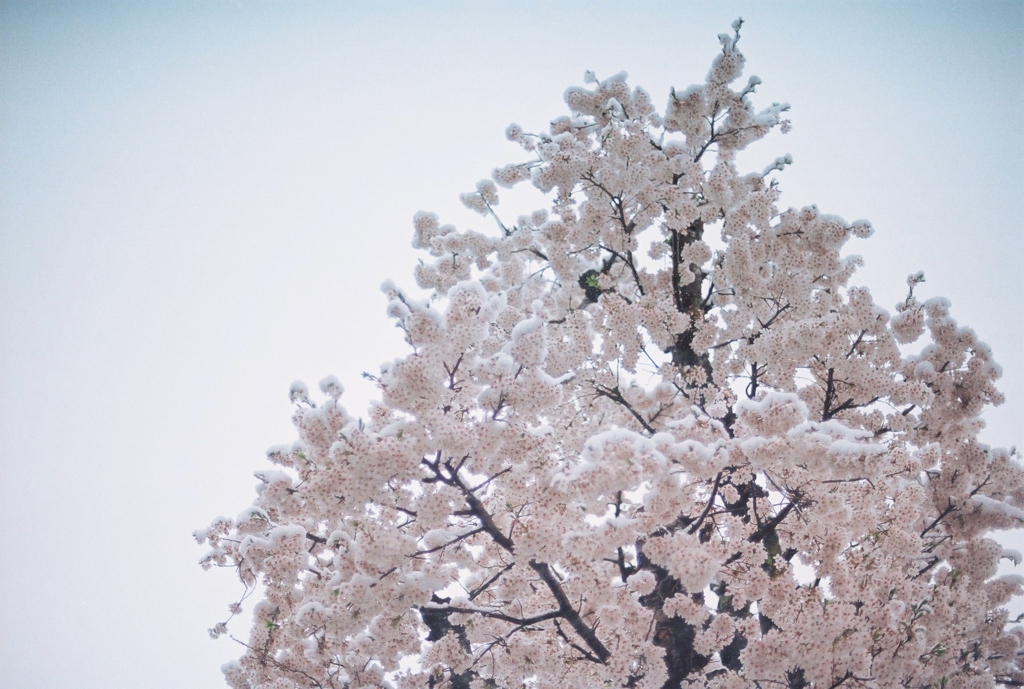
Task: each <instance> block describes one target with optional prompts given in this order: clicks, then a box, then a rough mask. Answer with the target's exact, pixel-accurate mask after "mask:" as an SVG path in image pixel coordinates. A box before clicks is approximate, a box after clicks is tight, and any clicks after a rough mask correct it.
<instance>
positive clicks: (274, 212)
mask: <svg viewBox="0 0 1024 689" xmlns="http://www.w3.org/2000/svg"><path fill="white" fill-rule="evenodd" d="M737 16H743V18H744V19H745V20H746V24H745V26H744V30H743V38H742V40H741V42H740V47H741V49H742V50H743V52H744V53H745V54H746V56H747V75H750V74H756V75H758V76H760V77H761V78H762V79H763V81H764V84H763V86H761V87H760V88H759V90H758V95H757V96H755V103H760V104H765V105H767V104H770V103H771V102H772V101H788V102H789V103H790V104H791V105H792V111H791V119H792V121H793V126H794V129H793V132H792V133H791V134H789V135H786V136H782V135H779V134H773V135H772V136H770V137H768V138H767V139H766V140H765V141H763V142H761V143H760V144H757V145H755V147H754V148H752V149H751V150H750V151H749V152H747V153H746V154H745V156H744V157H743V159H742V161H741V162H742V163H744V164H745V165H746V166H748V168H749V169H750V170H755V169H756V170H760V169H762V168H764V167H765V166H766V165H768V164H769V163H770V162H771V161H772V160H774V159H775V158H776V157H778V156H780V155H783V154H785V153H792V155H793V157H794V159H795V162H794V165H793V166H792V167H791V168H790V169H788V170H786V171H785V172H784V173H782V174H781V175H779V179H780V182H781V185H782V190H783V196H782V203H781V205H783V206H784V207H785V206H802V205H807V204H811V203H814V204H817V205H818V206H819V207H820V208H821V209H822V210H823V211H825V212H829V213H835V214H838V215H841V216H843V217H845V218H846V219H847V220H854V219H857V218H868V219H870V220H871V221H872V222H873V224H874V225H875V228H876V234H875V236H874V237H873V238H871V239H870V240H867V241H859V240H854V241H852V242H851V243H850V244H848V245H847V246H848V250H849V251H850V252H853V253H860V254H862V255H863V256H864V257H865V259H866V260H867V267H866V268H865V269H864V270H863V271H862V272H861V273H859V274H858V276H857V277H855V279H854V282H856V283H859V284H865V285H867V286H869V287H870V288H871V290H872V292H873V294H874V295H875V298H876V301H878V302H879V303H880V304H881V305H882V306H883V307H885V308H888V309H890V310H892V308H893V306H894V304H895V302H896V301H898V300H899V299H901V298H902V297H903V295H904V293H905V291H906V284H905V278H906V276H907V275H908V274H909V273H913V272H916V271H918V270H923V271H924V272H925V274H926V276H927V283H926V284H924V285H922V289H921V290H920V294H921V296H925V297H929V296H935V295H944V296H947V297H949V298H950V299H951V300H952V302H953V315H954V317H956V318H957V319H958V320H959V321H960V322H961V323H962V324H968V325H971V326H972V327H974V328H975V330H977V331H978V332H979V334H980V335H981V337H982V338H983V339H984V340H986V341H987V342H988V343H989V344H990V345H992V347H993V349H994V351H995V353H996V358H997V360H998V361H999V362H1001V363H1002V365H1003V367H1004V370H1005V375H1004V378H1003V381H1002V389H1003V390H1004V391H1005V393H1006V396H1007V402H1006V404H1005V405H1003V406H1002V407H1000V408H998V409H994V410H992V411H991V412H990V413H989V414H988V415H987V419H988V420H989V428H988V429H986V431H985V434H984V438H985V440H986V441H987V442H991V443H992V444H995V445H1014V444H1018V443H1021V442H1022V441H1024V433H1022V432H1021V424H1020V423H1019V420H1020V418H1021V414H1022V410H1024V325H1022V321H1024V306H1022V304H1024V270H1022V268H1021V263H1020V261H1021V256H1022V255H1024V220H1022V217H1024V215H1022V212H1021V209H1020V202H1021V198H1022V193H1021V187H1022V182H1024V179H1022V173H1021V169H1022V168H1021V161H1022V160H1024V118H1022V113H1024V86H1022V84H1024V53H1022V46H1024V40H1022V36H1024V2H1020V1H1017V2H1007V3H995V2H982V1H979V0H974V1H972V2H961V3H949V2H942V1H936V0H932V1H929V2H919V3H911V2H874V3H872V2H857V3H853V2H843V3H840V2H783V1H781V0H776V1H769V0H764V1H762V2H756V3H753V2H700V3H697V2H682V1H679V0H677V1H675V2H660V3H659V2H641V1H630V2H626V1H625V0H623V1H621V2H586V3H584V2H543V3H542V2H523V1H519V2H505V3H500V2H469V1H466V2H416V3H413V2H408V3H399V2H381V3H355V2H332V3H327V2H303V3H298V2H283V1H281V2H261V3H248V2H237V3H229V2H205V3H198V2H196V3H187V2H180V1H176V2H165V3H157V2H151V3H146V2H135V3H109V2H93V3H48V4H46V5H42V4H37V3H32V2H0V518H2V529H0V689H94V688H95V689H100V688H102V689H121V688H124V689H128V688H133V689H134V688H137V687H145V688H147V689H164V688H172V687H173V688H178V687H187V688H189V689H192V688H195V689H214V688H216V687H221V686H223V681H222V678H221V674H220V672H219V666H220V664H221V663H223V662H225V661H227V660H229V659H231V658H234V657H237V656H238V655H239V654H240V651H241V649H240V648H239V647H238V646H237V645H235V644H234V643H233V642H232V641H230V640H229V639H226V638H222V639H220V640H218V641H212V640H211V639H209V637H208V636H207V634H206V629H207V628H208V627H210V626H212V625H213V624H215V623H216V622H218V621H220V620H222V619H223V618H224V617H226V606H227V604H228V603H229V602H231V601H232V600H234V598H235V597H236V596H237V594H238V593H239V591H240V589H239V587H238V585H237V583H236V581H235V580H234V578H233V575H232V574H231V572H229V571H214V572H203V571H202V570H201V569H200V568H199V567H198V565H197V564H196V563H197V561H198V559H199V557H200V556H201V555H202V554H203V550H202V549H201V548H200V547H199V546H197V545H196V544H195V542H194V541H193V540H192V539H191V535H190V534H191V532H192V530H194V529H196V528H199V527H202V526H205V525H206V524H207V523H208V522H209V521H210V519H212V518H213V517H215V516H217V515H219V514H227V515H229V516H233V515H235V514H237V513H238V512H240V511H241V510H242V509H243V508H244V507H245V506H246V505H247V504H248V503H249V502H250V501H251V500H252V498H253V496H254V493H253V486H254V484H255V483H256V481H255V479H254V478H253V477H252V472H253V471H254V470H257V469H260V468H265V467H266V466H267V465H266V460H265V455H264V453H265V450H266V448H267V447H268V446H270V445H275V444H280V443H288V442H291V440H292V439H293V438H294V432H293V429H292V428H291V425H290V422H289V417H290V405H289V403H288V399H287V393H288V387H289V385H290V383H291V382H292V381H293V380H295V379H303V380H305V381H306V382H307V383H308V384H309V385H310V387H311V388H313V387H315V385H316V383H317V381H319V380H320V379H321V378H322V377H323V376H324V375H326V374H329V373H333V374H336V375H337V376H338V377H339V378H340V379H341V380H342V382H343V383H344V384H345V385H346V386H347V388H348V392H347V393H346V394H345V396H344V397H343V402H345V403H346V405H347V406H348V408H349V410H350V411H352V412H353V413H357V414H359V413H363V412H364V410H365V407H366V404H367V402H368V400H369V399H370V398H371V397H372V396H373V390H372V389H371V388H370V387H369V386H368V385H367V384H366V382H365V381H363V380H362V379H360V377H359V374H360V373H361V372H362V371H372V372H375V371H376V370H377V367H378V365H379V363H380V362H381V361H384V360H386V359H390V358H393V357H396V356H399V355H401V354H403V353H404V345H402V342H401V337H400V333H399V332H398V331H397V330H395V329H394V328H393V327H392V326H391V323H390V322H389V321H388V319H387V318H386V317H385V315H384V304H385V300H384V297H383V295H382V294H381V293H380V292H379V289H378V288H379V285H380V283H381V282H382V281H383V280H384V279H386V278H389V277H390V278H393V279H394V280H395V281H396V282H397V283H398V284H399V285H402V286H404V287H412V286H413V285H414V282H413V279H412V268H413V266H414V265H415V262H416V260H417V257H416V254H415V252H414V251H413V250H412V249H411V247H410V246H409V243H410V239H411V236H412V224H411V218H412V215H413V213H414V212H416V211H417V210H421V209H422V210H433V211H436V212H438V213H439V214H440V215H441V216H442V219H443V220H445V221H449V222H454V223H456V224H457V225H459V226H460V227H474V228H476V229H480V230H484V231H491V230H492V228H491V227H489V226H488V225H487V223H486V222H485V221H483V220H481V219H480V217H479V216H476V215H474V214H472V213H470V212H469V211H467V210H465V209H464V208H462V207H461V205H460V204H459V202H458V194H459V193H460V192H463V191H468V190H470V189H472V188H473V185H474V184H475V182H476V181H477V180H479V179H481V178H483V177H486V176H487V175H488V174H489V173H490V170H491V169H492V168H494V167H496V166H498V165H501V164H505V163H507V162H514V161H519V160H522V159H523V155H524V154H523V153H522V152H521V151H520V150H519V149H518V148H517V147H516V146H514V145H513V144H510V143H508V142H507V141H505V139H504V136H503V132H504V129H505V127H506V125H507V124H509V123H510V122H513V121H515V122H518V123H519V124H521V125H523V126H524V128H526V129H527V130H528V131H536V130H540V129H542V128H544V127H545V126H546V123H547V122H548V121H549V120H550V119H552V118H554V117H556V116H558V115H561V114H564V113H565V112H566V108H565V105H564V103H563V101H562V93H563V91H564V89H565V88H566V87H567V86H569V85H574V84H581V83H582V76H583V72H584V70H586V69H591V70H594V71H595V72H596V73H597V74H598V76H599V77H605V76H609V75H611V74H614V73H615V72H618V71H620V70H626V71H628V72H629V73H630V82H631V83H632V84H634V85H636V84H639V85H643V86H644V87H645V88H646V89H647V90H648V91H649V92H650V93H651V94H652V96H653V97H654V99H655V102H656V103H659V104H664V102H665V101H666V99H667V94H668V89H669V87H670V86H676V87H678V88H685V87H686V86H688V85H689V84H691V83H694V82H696V81H699V80H701V79H703V77H704V75H705V74H706V72H707V69H708V66H709V65H710V61H711V59H712V58H713V56H714V55H715V53H716V52H717V51H718V49H719V46H718V42H717V40H716V35H717V34H719V33H722V32H726V31H728V30H729V24H730V23H731V22H732V20H734V19H735V18H736V17H737ZM527 197H528V195H524V196H523V198H524V199H527V200H528V198H527ZM524 202H525V201H524ZM541 205H542V204H541V203H540V202H539V201H537V202H536V203H532V204H531V205H530V206H529V207H530V208H532V207H539V206H541ZM504 208H505V206H502V207H499V210H503V209H504ZM524 208H525V207H524ZM518 210H519V209H518V208H516V209H515V210H508V211H507V212H508V214H509V217H510V218H512V219H513V220H514V218H515V215H516V214H517V212H518ZM1022 541H1024V538H1019V539H1018V542H1022ZM1018 547H1020V546H1018ZM246 617H247V616H246ZM231 630H232V632H233V633H235V634H236V635H239V636H241V637H243V638H245V637H246V636H247V633H248V632H247V628H246V619H242V620H241V621H239V622H237V623H236V624H234V625H233V626H232V628H231Z"/></svg>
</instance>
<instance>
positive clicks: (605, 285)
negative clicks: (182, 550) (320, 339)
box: [196, 22, 1024, 689]
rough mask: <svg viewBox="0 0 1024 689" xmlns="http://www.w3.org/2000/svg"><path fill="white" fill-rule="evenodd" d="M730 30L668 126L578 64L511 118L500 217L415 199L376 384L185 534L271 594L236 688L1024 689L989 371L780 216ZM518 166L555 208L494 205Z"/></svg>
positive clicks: (1022, 515) (482, 187) (480, 194)
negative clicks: (749, 166) (249, 498)
mask: <svg viewBox="0 0 1024 689" xmlns="http://www.w3.org/2000/svg"><path fill="white" fill-rule="evenodd" d="M739 27H740V22H737V23H736V24H734V25H733V28H734V29H735V33H734V34H728V35H722V36H721V37H720V40H721V44H722V50H721V53H720V54H718V55H717V57H715V59H714V62H713V63H712V66H711V69H710V72H709V73H708V76H707V79H706V81H705V83H702V84H699V85H696V86H691V87H690V88H688V89H686V90H683V91H672V92H671V94H670V95H669V98H668V105H667V107H666V108H665V110H664V111H663V113H662V112H661V111H658V110H656V108H655V106H654V103H653V101H652V99H651V97H650V96H649V95H648V94H647V92H646V91H644V90H643V89H641V88H631V87H630V86H628V85H627V81H626V75H625V74H619V75H615V76H613V77H610V78H607V79H604V80H598V79H597V78H596V77H595V76H594V75H592V74H590V73H588V74H587V75H586V79H585V80H586V82H587V86H585V87H572V88H569V89H568V90H567V91H566V94H565V100H566V103H567V104H568V107H569V114H567V115H564V116H561V117H558V118H557V119H555V120H554V121H552V122H551V124H550V129H549V130H548V131H546V132H541V133H536V134H533V133H528V132H527V131H525V130H524V129H523V128H521V127H519V126H518V125H514V124H513V125H511V126H510V127H509V128H508V130H507V132H506V133H507V136H508V138H509V139H510V140H512V141H514V142H516V143H518V144H519V145H520V146H521V147H522V148H523V149H524V151H525V152H526V155H525V159H526V162H519V163H513V164H511V165H507V166H505V167H500V168H498V169H496V170H494V172H493V175H492V180H485V181H482V182H480V183H479V184H478V185H477V188H476V190H475V191H473V192H472V193H468V194H464V195H463V197H462V199H463V201H464V203H465V204H466V205H467V206H469V207H470V208H471V209H473V210H476V211H479V212H480V213H481V214H482V215H485V216H490V218H491V220H488V221H487V223H488V224H489V225H490V224H491V222H492V221H493V223H494V225H495V229H494V230H493V231H491V232H486V233H483V232H477V231H472V230H466V231H459V230H457V229H456V228H454V227H452V226H451V225H442V224H440V222H439V220H438V218H437V217H436V216H435V215H432V214H429V213H419V214H418V215H417V216H416V217H415V236H414V240H413V241H414V246H415V247H416V248H418V249H422V250H423V251H425V252H426V253H427V254H429V257H430V258H429V259H428V260H426V261H425V262H423V263H422V264H420V265H419V266H418V267H417V268H416V273H415V277H416V281H417V283H418V284H419V285H420V287H422V288H423V289H425V290H427V291H428V292H429V293H430V297H429V298H428V299H426V300H422V301H421V300H417V299H414V298H412V297H411V296H409V295H408V294H406V293H405V292H403V290H402V289H400V288H399V287H397V286H395V285H394V284H392V283H387V284H385V286H384V291H385V292H386V294H387V296H388V299H389V302H388V307H387V309H388V314H389V315H390V317H391V318H393V319H394V320H395V322H396V324H397V325H398V326H399V327H400V328H401V329H402V330H403V331H404V333H405V337H406V341H407V342H408V345H409V347H410V348H411V351H410V353H409V354H408V355H407V356H405V357H404V358H401V359H398V360H396V361H393V362H390V363H387V364H385V365H383V366H382V367H381V371H380V374H379V376H370V378H372V379H373V380H374V381H375V382H376V384H377V386H378V387H379V390H380V396H381V400H380V402H379V403H377V404H375V405H374V406H373V407H372V409H371V410H370V412H369V415H368V418H367V420H366V421H365V422H364V421H363V420H361V419H356V418H354V417H352V416H350V415H349V414H348V413H347V412H346V411H345V409H344V408H343V407H342V406H341V405H340V404H339V402H338V400H339V397H340V396H341V394H342V392H343V388H342V386H341V384H340V383H339V382H338V381H337V379H335V378H334V377H328V378H326V379H324V380H323V381H322V382H321V383H320V389H321V391H322V393H323V395H322V396H320V398H319V399H317V400H314V399H313V396H311V395H310V394H309V392H308V390H307V389H306V387H305V386H304V385H302V384H301V383H296V384H295V385H293V387H292V389H291V398H292V401H293V402H295V403H296V410H295V413H294V417H293V420H294V423H295V426H296V428H297V429H298V440H296V441H295V442H294V443H293V444H291V445H288V446H282V447H276V448H272V449H271V450H270V451H269V453H268V456H269V459H270V461H271V462H273V463H274V464H276V465H278V466H279V467H280V468H279V469H275V470H270V469H267V470H264V471H259V472H257V474H256V476H257V478H258V479H259V481H260V482H259V484H258V485H257V498H256V500H255V502H254V503H253V505H252V506H251V507H250V508H248V509H246V510H245V511H244V512H242V514H240V515H239V516H238V517H237V518H235V519H227V518H219V519H217V520H215V521H214V522H213V523H212V524H211V525H210V526H209V527H208V528H206V529H202V530H200V531H198V532H196V538H197V540H199V541H200V542H203V543H207V544H208V545H209V547H210V548H211V550H210V551H209V553H208V554H207V555H206V556H205V557H204V559H203V561H202V562H203V565H204V566H206V567H209V566H214V565H216V566H221V567H230V568H233V569H235V570H236V571H237V573H238V575H239V577H240V578H241V581H242V582H243V584H244V586H245V593H246V595H248V594H250V593H252V592H254V591H257V590H259V591H260V592H261V593H260V596H261V599H260V600H259V602H257V603H256V604H255V607H254V609H253V615H254V624H253V627H252V629H251V631H250V632H249V635H248V637H247V638H242V639H238V641H239V642H240V643H242V644H243V645H244V647H245V648H244V654H243V655H242V657H241V659H240V660H239V661H238V662H234V663H230V664H228V665H227V666H225V668H224V672H225V675H226V679H227V682H228V684H229V685H230V686H231V687H234V688H235V689H243V688H245V689H248V688H254V689H255V688H257V687H259V688H263V687H274V688H285V687H320V688H327V687H331V688H335V689H340V688H341V687H352V688H353V689H354V688H356V687H395V688H413V687H432V688H433V687H437V688H441V687H451V688H453V689H467V688H470V687H472V688H483V687H501V688H511V687H530V688H533V687H536V688H538V689H540V688H547V687H551V688H555V687H651V688H658V687H663V688H666V689H668V688H674V687H682V686H709V687H723V688H726V687H728V688H733V687H737V688H738V687H764V688H768V687H790V688H792V689H796V688H800V687H832V688H834V687H839V686H848V687H933V688H940V687H992V686H999V685H1006V686H1024V670H1022V664H1021V661H1019V660H1018V657H1019V653H1020V652H1021V651H1020V648H1021V645H1022V642H1024V629H1022V628H1020V627H1016V628H1011V625H1012V622H1011V621H1010V620H1009V619H1008V612H1007V611H1006V609H1005V608H1004V607H1003V606H1004V605H1005V604H1006V603H1007V602H1008V601H1009V600H1010V599H1011V598H1012V597H1013V596H1015V595H1018V594H1019V593H1020V592H1021V589H1022V584H1024V579H1022V578H1020V577H1016V576H996V574H997V564H998V563H999V560H1000V559H1001V558H1009V559H1011V560H1014V561H1015V562H1019V560H1020V557H1021V556H1020V554H1019V553H1017V552H1015V551H1010V550H1005V549H1003V548H1002V547H1001V546H1000V545H999V544H997V542H996V541H994V540H992V539H991V538H990V537H989V535H990V534H991V532H992V531H993V530H998V529H1008V528H1015V527H1018V526H1020V525H1021V524H1022V522H1024V468H1022V465H1021V464H1019V463H1018V461H1017V457H1016V455H1015V453H1014V452H1010V451H1006V450H1001V449H992V448H989V447H987V446H986V445H984V444H982V443H981V442H979V440H978V433H979V430H980V429H981V428H982V426H983V422H982V420H981V417H980V414H981V412H982V411H983V409H984V407H985V405H987V404H999V403H1000V402H1001V401H1002V397H1001V395H1000V393H999V392H998V390H997V389H996V387H995V381H996V379H997V378H998V377H999V375H1000V368H999V366H998V365H997V364H996V363H995V361H994V360H993V358H992V353H991V351H990V349H989V348H988V346H986V345H985V344H984V343H983V342H982V341H980V340H979V339H978V338H977V336H976V335H975V333H974V332H973V331H972V330H970V329H969V328H966V327H962V326H959V325H958V324H957V322H956V321H955V320H954V319H953V318H952V317H951V315H950V302H949V301H947V300H945V299H942V298H933V299H928V300H925V301H920V300H919V299H918V298H917V297H916V296H915V288H916V287H917V285H918V284H919V283H920V282H922V281H923V276H921V275H915V276H911V278H910V279H909V280H908V284H909V292H908V294H907V297H906V299H904V300H903V301H902V302H900V303H899V304H897V305H896V307H895V314H890V313H889V312H887V311H886V310H884V309H883V308H881V307H879V306H878V305H876V304H875V303H874V302H873V301H872V297H871V294H870V292H869V291H868V290H867V289H866V288H864V287H859V286H853V285H851V284H850V281H851V278H852V276H853V274H854V272H855V271H856V269H857V268H858V266H859V265H861V259H860V258H859V257H857V256H853V255H843V253H842V249H843V247H844V246H845V244H846V242H847V241H848V240H850V239H851V238H867V237H868V236H870V235H871V232H872V229H871V226H870V225H869V224H868V223H867V222H865V221H857V222H853V223H848V222H846V221H844V220H842V219H841V218H838V217H836V216H833V215H827V214H825V213H822V212H820V211H819V210H818V209H817V208H816V207H813V206H812V207H809V208H802V209H788V210H780V207H779V206H778V202H779V188H778V185H777V183H776V181H775V180H774V179H773V178H772V177H771V175H772V173H774V172H775V171H777V170H781V169H782V168H783V167H784V166H785V165H787V164H788V163H789V162H791V161H790V160H789V159H788V157H783V158H779V159H777V160H775V161H774V162H773V163H772V164H770V165H769V166H768V167H767V168H766V169H765V170H763V171H759V172H754V173H741V172H740V171H739V170H737V167H736V154H737V152H738V151H740V150H742V149H744V148H745V147H747V146H748V145H749V144H751V143H753V142H755V141H757V140H759V139H761V138H763V137H764V136H765V135H767V134H768V133H769V132H770V131H771V130H772V129H774V128H776V127H778V128H780V129H781V130H782V131H783V132H785V131H786V130H788V128H789V122H788V121H787V120H785V119H783V117H784V113H785V112H786V110H787V106H786V105H784V104H773V105H771V106H770V107H767V108H765V109H761V110H758V109H756V108H755V107H754V105H753V104H752V96H753V94H754V91H755V87H756V86H757V85H758V84H759V83H760V80H759V79H758V78H757V77H751V78H750V79H749V80H748V81H747V82H746V83H745V84H744V85H742V86H739V87H737V86H734V84H737V82H738V79H739V77H740V74H741V71H742V69H743V66H744V58H743V56H742V55H741V53H740V52H739V51H738V49H737V42H738V40H739ZM527 182H529V183H532V185H533V186H534V187H536V188H537V189H538V190H540V192H543V193H544V194H545V195H546V198H547V199H548V201H549V202H550V207H549V209H548V210H538V211H536V212H534V213H532V214H531V215H528V216H523V217H520V218H518V220H517V221H516V222H515V224H511V223H506V222H503V221H502V219H500V218H499V216H498V214H497V213H496V212H495V208H496V206H497V204H498V187H499V186H501V187H511V186H513V185H516V184H520V183H527ZM921 342H923V344H920V343H921ZM243 598H244V596H243ZM240 610H241V601H240V602H239V603H235V604H233V605H232V606H231V611H232V614H236V613H238V612H240ZM229 619H230V618H229ZM210 631H211V635H213V636H219V635H220V634H223V633H225V632H226V631H227V625H226V622H224V623H220V624H218V625H217V626H215V627H214V628H213V629H211V630H210Z"/></svg>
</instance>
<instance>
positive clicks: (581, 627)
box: [530, 560, 612, 663]
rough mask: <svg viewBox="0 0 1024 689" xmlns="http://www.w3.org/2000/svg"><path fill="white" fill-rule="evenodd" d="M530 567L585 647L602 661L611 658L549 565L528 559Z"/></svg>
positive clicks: (561, 615)
mask: <svg viewBox="0 0 1024 689" xmlns="http://www.w3.org/2000/svg"><path fill="white" fill-rule="evenodd" d="M530 567H531V568H532V569H533V571H535V572H536V573H537V574H539V575H540V578H541V580H542V581H543V582H544V583H545V584H547V587H548V589H549V590H550V591H551V595H553V596H554V597H555V600H556V601H557V602H558V611H559V613H560V615H559V617H562V618H563V619H565V621H566V622H568V623H569V625H570V626H571V627H572V628H573V630H575V632H576V633H577V634H578V635H579V636H580V638H581V639H583V641H584V642H586V644H587V647H588V648H590V650H591V651H593V653H594V655H596V656H597V657H598V659H599V660H600V661H601V662H602V663H603V662H606V661H607V660H608V659H609V658H611V656H612V654H611V652H610V651H609V650H608V649H607V648H605V645H604V644H603V643H601V640H600V639H598V638H597V634H595V633H594V630H593V629H591V628H590V627H588V626H587V623H586V622H584V621H583V618H582V617H580V614H579V612H577V611H576V609H575V608H574V607H573V606H572V603H570V602H569V597H568V596H566V595H565V590H564V589H563V588H562V585H561V584H560V583H559V582H558V580H557V579H556V578H555V575H554V573H553V572H552V571H551V567H549V566H548V564H547V563H546V562H537V561H536V560H530Z"/></svg>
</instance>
